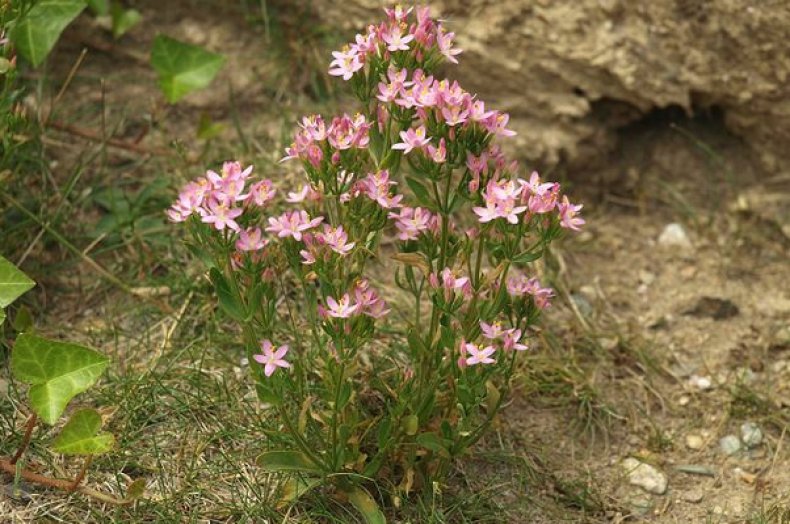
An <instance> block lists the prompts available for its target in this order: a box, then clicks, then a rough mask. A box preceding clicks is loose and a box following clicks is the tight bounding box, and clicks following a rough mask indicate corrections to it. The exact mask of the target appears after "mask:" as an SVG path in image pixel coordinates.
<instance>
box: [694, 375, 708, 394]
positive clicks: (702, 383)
mask: <svg viewBox="0 0 790 524" xmlns="http://www.w3.org/2000/svg"><path fill="white" fill-rule="evenodd" d="M689 385H690V386H693V387H695V388H697V389H701V390H702V391H705V390H707V389H710V388H712V387H713V382H712V381H711V379H710V377H700V376H698V375H691V376H690V377H689Z"/></svg>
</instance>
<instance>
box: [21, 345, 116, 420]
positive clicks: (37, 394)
mask: <svg viewBox="0 0 790 524" xmlns="http://www.w3.org/2000/svg"><path fill="white" fill-rule="evenodd" d="M108 363H109V359H108V358H107V357H105V356H104V355H102V354H101V353H98V352H97V351H94V350H92V349H90V348H87V347H85V346H81V345H79V344H72V343H69V342H60V341H56V340H48V339H45V338H42V337H38V336H36V335H30V334H27V333H24V334H22V335H19V337H17V339H16V343H15V344H14V349H13V350H12V352H11V370H12V371H13V373H14V376H15V377H16V378H17V379H18V380H20V381H22V382H26V383H28V384H31V385H32V387H31V388H30V391H29V392H28V396H29V398H30V407H31V408H32V409H33V411H35V413H36V414H37V415H38V416H39V417H41V419H42V420H44V422H46V423H47V424H54V423H55V422H56V421H57V420H58V418H59V417H60V415H61V414H62V413H63V410H64V409H66V405H67V404H68V403H69V402H70V401H71V399H72V398H74V397H75V396H76V395H78V394H80V393H82V392H83V391H85V390H86V389H88V388H89V387H91V386H92V385H93V384H95V383H96V380H98V378H99V376H100V375H101V374H102V373H103V372H104V369H105V368H106V367H107V364H108Z"/></svg>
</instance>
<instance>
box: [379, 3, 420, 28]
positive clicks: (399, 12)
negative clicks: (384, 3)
mask: <svg viewBox="0 0 790 524" xmlns="http://www.w3.org/2000/svg"><path fill="white" fill-rule="evenodd" d="M412 9H414V8H413V7H410V8H408V9H405V10H404V9H403V6H401V5H400V4H398V5H396V6H395V7H385V8H384V12H385V13H387V16H388V17H389V19H390V20H392V21H393V22H398V23H400V22H404V21H405V20H406V17H407V16H409V13H411V12H412Z"/></svg>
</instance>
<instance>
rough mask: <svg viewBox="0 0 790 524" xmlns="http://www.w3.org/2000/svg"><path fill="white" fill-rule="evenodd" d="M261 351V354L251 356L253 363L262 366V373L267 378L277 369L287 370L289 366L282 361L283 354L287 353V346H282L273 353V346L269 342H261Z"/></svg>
mask: <svg viewBox="0 0 790 524" xmlns="http://www.w3.org/2000/svg"><path fill="white" fill-rule="evenodd" d="M261 350H262V351H263V353H259V354H257V355H253V356H252V358H254V359H255V362H257V363H258V364H261V365H263V366H264V367H263V373H264V374H265V375H266V376H267V377H271V376H272V373H274V372H275V371H277V368H289V367H291V364H289V363H288V362H286V361H285V360H283V359H284V358H285V354H286V353H288V345H287V344H284V345H282V346H280V347H279V348H277V350H276V351H275V349H274V344H272V343H271V342H270V341H269V340H261Z"/></svg>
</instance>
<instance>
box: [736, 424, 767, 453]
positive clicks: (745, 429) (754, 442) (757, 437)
mask: <svg viewBox="0 0 790 524" xmlns="http://www.w3.org/2000/svg"><path fill="white" fill-rule="evenodd" d="M741 440H742V441H743V443H744V445H746V447H747V448H756V447H757V446H759V445H760V443H762V441H763V432H762V430H760V428H759V427H758V426H757V424H755V423H754V422H744V423H743V424H741Z"/></svg>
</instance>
